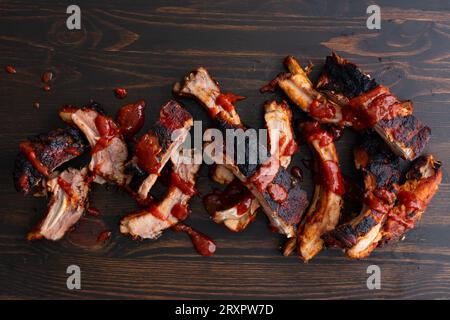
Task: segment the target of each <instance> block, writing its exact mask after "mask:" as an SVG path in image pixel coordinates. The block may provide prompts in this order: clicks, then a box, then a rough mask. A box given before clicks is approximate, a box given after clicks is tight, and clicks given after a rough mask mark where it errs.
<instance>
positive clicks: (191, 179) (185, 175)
mask: <svg viewBox="0 0 450 320" xmlns="http://www.w3.org/2000/svg"><path fill="white" fill-rule="evenodd" d="M171 161H172V163H173V172H172V174H175V175H176V177H177V178H176V179H177V181H175V180H174V178H172V182H171V185H170V187H169V188H168V190H167V193H166V195H165V196H164V199H162V200H161V201H160V202H158V203H156V204H151V205H150V207H149V208H147V209H144V210H141V211H139V212H136V213H133V214H130V215H128V216H125V217H124V218H123V219H122V220H121V221H120V232H121V233H123V234H130V235H131V236H132V237H133V238H142V239H156V238H158V237H159V236H160V235H161V234H162V232H163V231H164V230H165V229H168V228H170V227H172V226H173V225H175V224H177V223H178V222H181V221H183V220H185V219H186V218H187V216H188V214H189V209H188V202H189V200H190V199H191V197H192V196H193V195H194V193H193V192H190V191H187V190H186V189H184V188H182V187H180V182H179V181H178V180H179V179H181V180H182V184H185V185H188V186H190V188H191V189H192V188H193V187H194V186H195V178H196V174H197V172H198V170H199V169H200V164H194V163H183V161H180V158H179V154H178V153H173V154H172V156H171Z"/></svg>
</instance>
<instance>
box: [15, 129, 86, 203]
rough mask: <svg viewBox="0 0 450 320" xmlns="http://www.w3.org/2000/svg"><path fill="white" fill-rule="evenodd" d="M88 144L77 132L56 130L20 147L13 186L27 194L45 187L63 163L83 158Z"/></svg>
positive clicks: (23, 143)
mask: <svg viewBox="0 0 450 320" xmlns="http://www.w3.org/2000/svg"><path fill="white" fill-rule="evenodd" d="M84 151H85V141H84V139H83V137H82V135H81V132H80V131H79V130H77V129H75V128H65V129H56V130H53V131H50V132H48V133H47V134H40V135H37V136H35V137H32V138H29V139H28V140H26V141H24V142H22V143H21V144H20V151H19V153H18V154H17V157H16V161H15V164H14V172H13V178H14V185H15V187H16V190H17V191H19V192H22V193H24V194H28V193H30V192H31V191H33V190H35V189H36V191H40V190H37V189H39V188H38V187H39V186H41V188H40V189H42V188H43V187H44V183H43V182H44V180H45V178H46V177H48V176H49V175H50V174H51V173H52V172H53V170H55V169H56V168H58V167H59V166H60V165H62V164H63V163H65V162H67V161H69V160H71V159H73V158H75V157H77V156H79V155H81V154H82V153H83V152H84Z"/></svg>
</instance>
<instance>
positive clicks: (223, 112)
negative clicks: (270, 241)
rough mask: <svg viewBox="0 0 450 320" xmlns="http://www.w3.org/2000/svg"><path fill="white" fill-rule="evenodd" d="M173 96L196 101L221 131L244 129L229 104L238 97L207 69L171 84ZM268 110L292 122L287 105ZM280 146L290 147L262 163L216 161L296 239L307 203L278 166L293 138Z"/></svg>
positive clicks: (282, 230) (292, 146) (270, 105)
mask: <svg viewBox="0 0 450 320" xmlns="http://www.w3.org/2000/svg"><path fill="white" fill-rule="evenodd" d="M174 93H175V94H178V95H180V96H187V97H191V98H195V99H196V100H197V101H198V102H199V103H200V104H201V105H203V106H204V107H205V108H206V109H207V110H208V113H209V114H210V116H211V117H212V119H213V120H215V121H216V123H217V125H218V127H219V128H220V129H222V130H226V129H242V130H244V129H246V128H245V126H244V125H243V124H242V122H241V120H240V118H239V116H238V114H237V113H236V110H235V108H234V106H233V104H232V103H233V102H234V101H236V100H237V99H238V98H236V96H234V95H230V94H223V93H221V91H220V88H219V86H218V84H217V82H215V81H214V80H213V79H212V78H211V76H210V75H209V73H208V72H207V71H206V69H204V68H199V69H197V70H196V71H194V72H191V73H190V74H189V75H188V76H186V77H185V79H184V83H183V84H180V83H177V84H175V85H174ZM271 108H280V109H282V110H283V111H282V112H286V114H287V117H288V118H289V121H291V118H290V117H291V114H290V110H289V108H288V106H287V104H286V103H283V104H277V103H276V102H271V103H268V104H267V105H266V110H268V109H271ZM289 123H290V122H289ZM269 131H270V130H269ZM288 132H290V131H288ZM269 138H270V132H269ZM280 141H281V139H280ZM283 143H286V144H288V143H289V148H287V147H286V153H285V154H281V155H280V154H278V153H276V154H274V155H271V156H270V157H269V158H268V159H267V160H266V161H264V163H261V159H260V158H259V159H258V160H259V162H258V163H257V164H249V163H248V162H247V161H246V162H245V163H243V164H241V163H237V161H235V159H230V158H227V155H226V154H222V157H220V156H219V158H221V160H223V163H225V165H226V167H227V168H228V169H229V170H230V171H232V172H233V174H234V175H235V176H236V177H237V178H238V179H239V180H240V181H241V182H243V183H244V184H245V185H246V186H247V187H248V188H249V190H250V191H251V193H252V194H253V195H254V196H255V198H256V199H257V200H258V202H259V203H260V204H261V206H262V208H263V209H264V212H265V213H266V215H267V217H268V218H269V221H270V223H271V225H272V226H273V227H274V228H276V229H278V230H279V232H280V233H282V234H285V235H286V236H287V237H293V236H295V225H296V224H297V223H298V222H299V221H300V218H301V216H302V214H303V211H304V209H305V207H306V205H307V200H306V194H305V192H304V191H303V190H301V188H300V186H299V184H298V183H295V182H294V183H293V181H296V179H294V178H293V177H292V176H291V174H290V173H289V172H288V171H287V170H285V169H284V168H282V167H281V166H280V160H282V159H283V158H284V157H288V156H290V155H292V154H293V153H294V152H295V151H296V143H295V141H294V140H293V139H292V140H291V141H290V140H286V141H284V142H283ZM274 146H276V148H275V149H276V150H278V143H275V144H274ZM220 147H222V146H220ZM252 147H253V148H255V147H256V148H255V149H252V151H253V152H258V150H259V149H258V146H248V144H246V157H247V156H248V155H249V154H250V153H251V152H252V151H250V148H252ZM259 147H260V146H259ZM276 191H280V192H281V193H282V194H283V197H282V198H283V199H280V198H277V199H276V200H274V194H275V193H276Z"/></svg>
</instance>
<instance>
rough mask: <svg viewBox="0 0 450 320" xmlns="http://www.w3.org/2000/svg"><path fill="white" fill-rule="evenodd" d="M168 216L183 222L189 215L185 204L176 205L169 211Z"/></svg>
mask: <svg viewBox="0 0 450 320" xmlns="http://www.w3.org/2000/svg"><path fill="white" fill-rule="evenodd" d="M170 214H171V215H172V216H174V217H175V218H177V219H178V220H179V221H182V220H185V219H186V218H187V217H188V215H189V210H188V208H187V206H186V205H185V204H181V203H177V204H176V205H174V206H173V208H172V210H170Z"/></svg>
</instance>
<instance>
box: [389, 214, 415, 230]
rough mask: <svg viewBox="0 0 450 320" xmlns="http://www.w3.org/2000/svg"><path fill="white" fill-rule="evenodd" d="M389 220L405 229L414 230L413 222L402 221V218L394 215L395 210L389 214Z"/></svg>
mask: <svg viewBox="0 0 450 320" xmlns="http://www.w3.org/2000/svg"><path fill="white" fill-rule="evenodd" d="M389 219H391V220H394V221H395V222H396V223H398V224H400V225H401V226H403V227H404V228H405V229H412V228H414V222H411V221H407V220H404V219H402V217H400V216H398V215H397V214H396V212H395V210H394V211H393V212H392V213H391V214H389ZM394 230H395V228H394Z"/></svg>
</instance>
